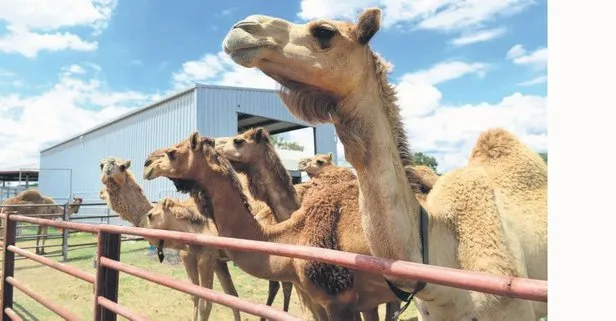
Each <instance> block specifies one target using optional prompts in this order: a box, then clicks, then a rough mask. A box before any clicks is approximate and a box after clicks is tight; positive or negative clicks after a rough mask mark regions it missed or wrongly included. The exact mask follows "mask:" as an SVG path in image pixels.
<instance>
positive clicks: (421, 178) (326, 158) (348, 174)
mask: <svg viewBox="0 0 616 321" xmlns="http://www.w3.org/2000/svg"><path fill="white" fill-rule="evenodd" d="M409 166H410V165H409ZM298 167H299V170H302V171H305V172H307V173H309V174H308V175H309V176H310V177H311V178H314V177H320V176H319V175H328V174H329V173H331V170H329V171H323V169H325V168H332V167H334V168H335V167H337V168H338V173H341V175H338V177H345V178H346V179H349V180H355V179H357V177H355V174H353V172H352V171H351V170H350V169H347V168H344V167H341V166H338V165H334V163H333V162H332V155H331V153H329V154H317V155H315V156H313V157H305V158H302V159H300V161H299V162H298ZM410 167H411V168H412V169H413V170H414V171H415V172H416V173H417V176H416V177H415V178H416V179H417V181H416V182H415V183H416V185H417V186H418V189H417V190H416V191H415V197H417V200H418V201H419V203H420V204H421V205H422V206H425V202H426V198H427V197H428V193H429V192H430V190H431V189H432V187H433V186H434V184H435V183H436V180H437V179H438V175H437V174H436V172H434V171H433V170H432V169H431V168H430V167H428V166H425V165H415V166H410ZM399 308H400V302H399V301H397V302H390V303H387V308H386V314H385V315H386V316H385V320H392V318H393V317H394V312H395V311H396V310H398V309H399Z"/></svg>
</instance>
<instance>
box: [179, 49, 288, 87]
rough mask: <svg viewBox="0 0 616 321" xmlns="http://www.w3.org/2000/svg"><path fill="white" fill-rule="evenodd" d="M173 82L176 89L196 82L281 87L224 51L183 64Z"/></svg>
mask: <svg viewBox="0 0 616 321" xmlns="http://www.w3.org/2000/svg"><path fill="white" fill-rule="evenodd" d="M172 81H173V86H174V88H175V89H180V88H186V87H187V86H191V85H192V84H194V83H195V82H199V83H204V84H213V85H224V86H238V87H250V88H264V89H275V88H278V87H279V86H278V85H277V83H276V82H275V81H274V80H272V79H271V78H270V77H267V76H266V75H265V74H264V73H263V72H261V71H260V70H258V69H257V68H245V67H242V66H240V65H238V64H236V63H234V62H233V61H232V60H231V59H230V58H229V57H228V56H227V55H226V54H225V53H224V52H222V51H221V52H218V53H217V54H215V55H214V54H206V55H204V56H203V57H202V58H201V59H199V60H192V61H187V62H185V63H183V64H182V68H181V69H180V70H178V71H176V72H174V73H173V75H172Z"/></svg>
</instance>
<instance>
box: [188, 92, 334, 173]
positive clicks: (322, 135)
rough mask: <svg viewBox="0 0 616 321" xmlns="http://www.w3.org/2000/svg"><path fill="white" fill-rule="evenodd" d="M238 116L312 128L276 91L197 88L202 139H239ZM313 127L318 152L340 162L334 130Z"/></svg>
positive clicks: (326, 126) (324, 127)
mask: <svg viewBox="0 0 616 321" xmlns="http://www.w3.org/2000/svg"><path fill="white" fill-rule="evenodd" d="M238 112H240V113H245V114H250V115H255V116H261V117H266V118H270V119H274V120H280V121H286V122H292V123H296V124H299V125H303V126H309V127H310V126H312V125H310V124H308V123H306V122H304V121H302V120H300V119H299V118H297V117H295V116H293V115H292V114H291V113H290V112H289V111H288V109H287V108H286V106H285V105H284V104H283V103H282V100H281V99H280V97H279V96H278V93H277V92H276V91H275V90H264V89H252V88H236V87H222V86H213V85H197V116H198V120H197V124H198V128H199V132H200V133H201V134H202V135H205V136H211V137H220V136H231V135H235V134H236V132H237V113H238ZM312 127H314V128H316V135H315V144H316V146H317V147H316V148H315V152H316V153H329V152H331V153H333V154H334V161H337V153H336V139H335V137H334V136H335V130H334V126H333V125H332V124H319V125H316V126H312Z"/></svg>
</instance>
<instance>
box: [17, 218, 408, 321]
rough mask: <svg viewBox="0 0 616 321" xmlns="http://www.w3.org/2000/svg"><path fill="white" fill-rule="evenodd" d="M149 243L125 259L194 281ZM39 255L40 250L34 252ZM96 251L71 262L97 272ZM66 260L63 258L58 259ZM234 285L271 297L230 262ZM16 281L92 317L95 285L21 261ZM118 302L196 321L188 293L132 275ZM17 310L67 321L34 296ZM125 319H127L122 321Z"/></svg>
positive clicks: (223, 316)
mask: <svg viewBox="0 0 616 321" xmlns="http://www.w3.org/2000/svg"><path fill="white" fill-rule="evenodd" d="M27 231H28V232H26V230H24V232H23V233H22V235H25V234H31V233H32V232H35V231H36V229H29V230H27ZM55 232H56V231H55V229H54V228H51V227H50V228H49V233H50V234H51V233H55ZM95 241H96V238H95V237H94V236H93V235H91V234H88V233H75V234H71V236H70V238H69V244H80V243H90V242H95ZM60 243H61V239H55V240H48V241H47V243H46V244H47V245H50V244H60ZM17 245H18V246H19V247H26V246H33V245H35V241H34V240H32V241H18V244H17ZM148 248H149V244H148V243H147V242H145V241H123V242H122V253H121V258H120V259H121V261H122V262H124V263H127V264H130V265H133V266H136V267H140V268H143V269H146V270H148V271H151V272H153V273H156V274H159V275H166V276H171V277H173V278H175V279H178V280H181V281H185V282H190V281H189V280H188V278H187V276H186V273H185V271H184V267H183V266H182V264H181V263H177V262H173V261H172V262H171V263H168V260H165V262H163V263H162V264H161V263H159V262H158V258H157V257H156V255H151V253H150V251H149V250H148ZM29 251H31V252H33V253H34V249H31V250H29ZM46 252H47V253H48V255H50V254H53V253H54V252H55V253H56V254H57V253H59V252H60V248H50V249H48V250H46ZM94 252H95V248H94V247H87V248H75V249H71V250H70V251H69V255H68V262H66V264H68V265H71V266H74V267H77V268H79V269H81V270H84V271H86V272H89V273H93V274H94V273H95V269H94V267H93V255H94ZM52 259H54V260H60V259H61V257H53V258H52ZM228 266H229V271H230V272H231V275H232V278H233V282H234V284H235V287H236V289H237V291H238V293H239V296H240V298H244V299H248V300H251V301H253V302H256V303H262V304H265V301H266V299H267V289H268V281H267V280H261V279H257V278H254V277H252V276H250V275H248V274H246V273H244V272H243V271H242V270H240V269H239V268H238V267H236V266H234V265H233V263H231V262H230V263H228ZM15 278H16V279H17V280H19V281H21V282H22V283H24V284H26V285H27V286H28V287H29V288H30V289H32V290H34V291H35V292H37V293H39V294H41V295H43V296H45V297H47V298H49V299H51V300H52V301H53V302H55V303H57V304H59V305H61V306H64V307H67V308H68V309H70V310H71V311H72V312H74V313H75V314H77V315H78V316H79V317H80V318H82V319H91V318H92V311H93V307H94V302H93V291H94V289H93V286H92V285H90V284H88V283H86V282H84V281H82V280H79V279H77V278H74V277H71V276H69V275H67V274H65V273H63V272H59V271H56V270H54V269H52V268H49V267H46V266H43V265H40V264H38V263H36V262H33V261H30V260H18V261H16V263H15ZM214 280H215V281H214V290H216V291H221V292H222V288H221V287H220V284H219V282H218V279H217V278H214ZM282 301H283V298H282V289H280V290H279V292H278V295H277V296H276V300H275V301H274V304H273V306H274V307H276V308H278V309H282ZM298 302H299V300H298V298H297V295H296V293H295V291H293V294H292V296H291V303H290V307H289V313H291V314H292V315H295V316H298V317H300V318H303V319H306V320H309V319H310V317H308V314H306V313H304V312H303V311H302V309H301V307H300V306H299V304H298ZM118 303H120V304H121V305H123V306H125V307H127V308H129V309H130V310H132V311H134V312H136V313H139V314H141V315H142V316H145V317H147V318H149V319H150V320H174V321H175V320H177V321H180V320H192V305H193V303H192V300H191V297H190V296H189V295H188V294H185V293H182V292H179V291H176V290H173V289H169V288H166V287H164V286H161V285H158V284H155V283H151V282H148V281H145V280H142V279H139V278H136V277H133V276H131V275H128V274H125V273H120V289H119V298H118ZM14 309H15V310H16V311H17V313H19V314H20V315H21V316H22V317H23V318H24V320H26V319H27V320H46V321H47V320H62V319H61V318H60V317H58V316H56V315H55V314H54V313H53V312H51V311H49V310H47V308H45V307H44V306H42V305H41V304H39V303H38V302H36V301H34V300H33V299H31V298H29V297H28V296H27V295H25V294H23V293H21V292H20V291H19V290H15V295H14ZM379 314H380V317H381V320H383V319H384V318H385V305H381V306H380V308H379ZM416 315H417V312H416V309H415V306H414V305H413V304H411V306H409V308H408V309H407V310H406V311H405V312H404V314H403V315H402V317H401V318H400V320H401V321H404V320H410V319H412V318H413V317H415V316H416ZM119 319H122V318H121V317H120V318H119ZM232 319H233V314H232V312H231V309H230V308H228V307H225V306H222V305H219V304H216V303H214V305H213V308H212V312H211V314H210V320H232ZM242 320H259V317H256V316H252V315H250V314H247V313H243V312H242Z"/></svg>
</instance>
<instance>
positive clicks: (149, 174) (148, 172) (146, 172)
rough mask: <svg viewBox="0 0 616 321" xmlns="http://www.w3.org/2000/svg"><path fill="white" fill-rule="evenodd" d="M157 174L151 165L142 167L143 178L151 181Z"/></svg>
mask: <svg viewBox="0 0 616 321" xmlns="http://www.w3.org/2000/svg"><path fill="white" fill-rule="evenodd" d="M157 177H158V176H157V175H155V173H154V168H152V167H149V168H148V167H146V168H144V169H143V179H145V180H147V181H151V180H153V179H155V178H157Z"/></svg>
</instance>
